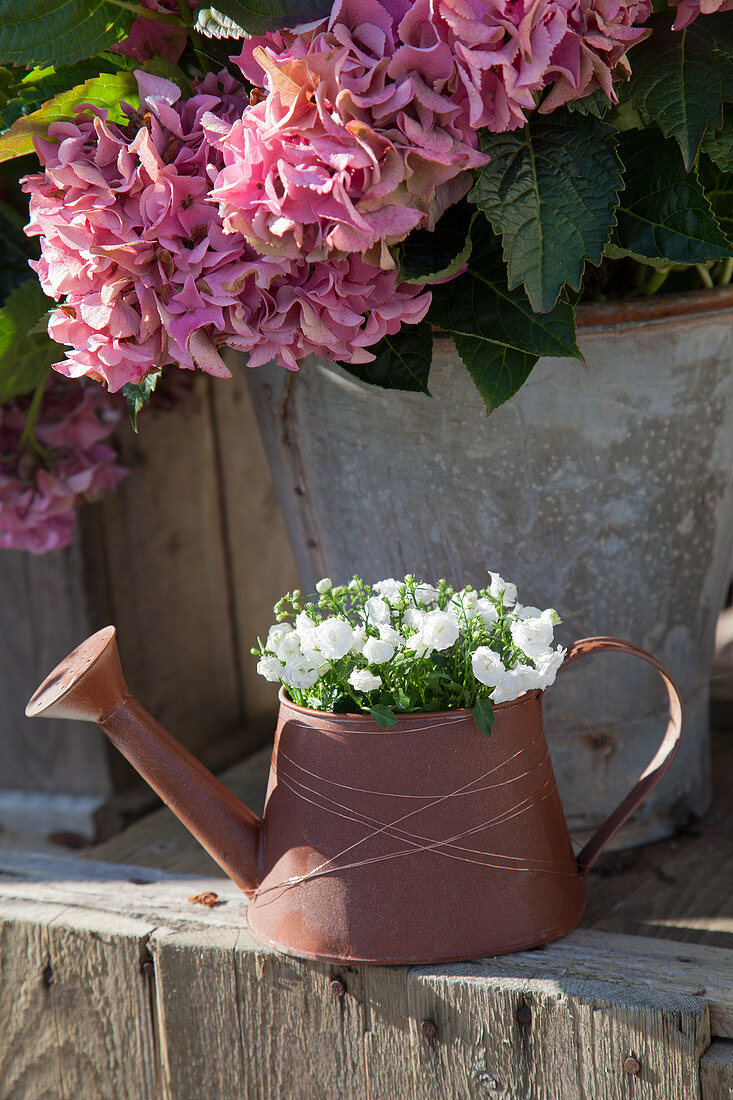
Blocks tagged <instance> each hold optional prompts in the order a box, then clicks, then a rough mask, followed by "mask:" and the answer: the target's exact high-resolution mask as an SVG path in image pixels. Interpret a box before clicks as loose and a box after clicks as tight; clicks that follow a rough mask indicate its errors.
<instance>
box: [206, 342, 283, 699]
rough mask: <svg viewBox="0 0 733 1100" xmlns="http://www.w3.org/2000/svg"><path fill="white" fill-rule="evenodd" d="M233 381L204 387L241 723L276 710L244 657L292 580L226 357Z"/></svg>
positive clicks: (261, 455)
mask: <svg viewBox="0 0 733 1100" xmlns="http://www.w3.org/2000/svg"><path fill="white" fill-rule="evenodd" d="M229 365H230V367H231V369H232V373H233V378H232V380H231V381H230V382H227V384H226V385H225V386H222V384H221V382H215V383H214V384H213V385H212V387H211V400H212V412H213V417H214V430H215V433H216V439H217V447H218V453H219V455H220V456H221V461H220V466H219V480H220V486H221V493H222V505H223V514H224V533H225V538H226V547H227V554H228V562H229V583H230V586H231V596H232V601H233V610H234V615H235V621H236V630H237V637H238V659H239V662H240V675H241V678H242V682H243V685H244V699H245V706H246V712H247V718H248V720H252V719H256V718H267V717H270V716H272V715H274V714H275V712H276V711H277V693H276V692H275V691H274V690H273V685H272V684H268V683H267V682H266V681H265V680H263V679H262V677H261V676H258V674H257V671H256V659H255V658H254V657H253V656H252V654H251V653H250V649H251V648H252V646H253V645H254V644H255V642H256V640H257V637H258V635H260V636H264V635H265V634H266V633H267V629H268V627H269V626H270V624H271V623H272V621H273V616H272V608H273V605H274V603H275V602H276V601H277V600H279V599H280V597H281V596H282V595H283V593H285V592H287V591H290V590H292V589H293V588H297V587H298V584H299V581H298V575H297V572H296V569H295V562H294V560H293V553H292V550H291V549H290V543H289V541H288V536H287V532H286V530H285V521H284V519H283V517H282V513H281V511H280V505H279V502H278V499H277V496H276V493H275V487H274V485H273V483H272V475H271V474H270V468H269V466H268V463H267V458H266V457H265V451H264V447H263V446H262V442H261V439H260V433H259V430H258V427H257V419H256V415H255V410H254V408H253V405H252V399H251V397H250V395H249V391H248V389H247V384H246V379H245V371H246V368H245V367H243V366H242V358H241V356H232V357H231V359H230V361H229Z"/></svg>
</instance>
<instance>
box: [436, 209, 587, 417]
mask: <svg viewBox="0 0 733 1100" xmlns="http://www.w3.org/2000/svg"><path fill="white" fill-rule="evenodd" d="M471 238H472V242H473V251H472V253H471V258H470V260H469V263H468V270H467V271H466V272H464V274H462V275H459V277H458V278H457V279H455V280H453V281H452V282H450V283H445V284H443V285H441V286H437V287H435V289H434V290H433V304H432V306H431V309H430V313H429V318H430V320H432V321H433V322H434V323H435V324H437V325H440V327H441V328H443V329H445V330H446V331H447V332H449V333H450V334H451V335H452V336H453V339H454V341H455V344H456V348H457V350H458V353H459V355H460V356H461V358H462V359H463V362H464V363H465V365H466V368H467V369H468V371H469V373H470V375H471V378H472V379H473V381H474V384H475V385H476V388H477V389H478V390H479V392H480V394H481V396H482V397H483V399H484V401H485V402H486V405H487V407H488V408H489V409H492V408H496V406H497V405H500V404H502V403H503V402H504V401H506V400H508V398H510V397H511V396H512V394H514V393H516V391H517V390H518V389H519V387H520V386H521V385H522V383H523V382H525V381H526V378H527V376H528V374H529V373H530V371H531V370H532V367H533V366H534V364H535V363H536V362H537V360H538V359H539V357H540V356H541V355H554V356H559V357H573V358H578V359H579V358H581V355H580V352H579V351H578V348H577V345H576V343H575V318H574V315H573V309H572V306H571V305H570V304H569V303H568V302H567V301H564V300H561V301H560V302H558V304H557V305H556V306H555V307H554V308H553V309H552V310H550V311H548V312H547V313H534V312H533V310H532V307H531V305H530V303H529V300H528V298H527V295H526V294H525V293H524V291H523V290H522V289H521V288H516V289H514V290H509V289H508V288H507V277H506V266H505V264H504V261H503V260H502V256H501V245H500V242H499V239H498V237H495V236H494V235H493V234H492V233H491V231H490V229H489V226H488V224H487V222H486V221H484V219H483V218H478V219H477V220H476V222H475V223H474V226H473V228H472V231H471Z"/></svg>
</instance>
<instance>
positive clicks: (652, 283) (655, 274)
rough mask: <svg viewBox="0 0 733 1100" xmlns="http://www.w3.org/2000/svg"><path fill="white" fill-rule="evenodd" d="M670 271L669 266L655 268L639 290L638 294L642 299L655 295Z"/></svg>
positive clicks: (670, 266) (670, 267)
mask: <svg viewBox="0 0 733 1100" xmlns="http://www.w3.org/2000/svg"><path fill="white" fill-rule="evenodd" d="M671 271H672V265H671V264H668V265H667V266H666V267H657V268H655V269H654V270H653V271H652V273H651V275H650V276H649V278H648V279H647V280H646V282H645V283H644V285H643V286H641V287H640V288H639V294H641V295H643V296H644V297H646V296H647V295H649V294H656V293H657V291H658V290H659V288H660V287H661V286H663V285H664V283H665V282H666V281H667V276H668V275H669V274H670V272H671Z"/></svg>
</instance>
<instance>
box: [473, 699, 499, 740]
mask: <svg viewBox="0 0 733 1100" xmlns="http://www.w3.org/2000/svg"><path fill="white" fill-rule="evenodd" d="M473 720H474V722H475V723H476V725H477V726H478V728H479V731H480V732H481V733H483V735H484V737H491V729H492V727H493V725H494V704H493V703H492V702H491V699H483V698H482V697H481V696H479V697H478V699H477V700H476V704H475V706H474V708H473Z"/></svg>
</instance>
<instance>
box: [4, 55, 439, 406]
mask: <svg viewBox="0 0 733 1100" xmlns="http://www.w3.org/2000/svg"><path fill="white" fill-rule="evenodd" d="M138 79H139V80H140V83H141V91H142V94H143V101H144V107H145V108H147V109H148V112H147V116H146V118H145V119H144V120H141V119H137V120H133V122H132V123H131V125H130V127H127V128H122V127H119V126H115V125H112V124H108V123H107V122H106V121H105V120H104V118H103V117H102V113H101V112H98V113H94V114H91V115H88V116H84V117H78V118H77V120H76V121H74V122H73V123H57V124H55V125H54V126H53V127H52V128H51V132H50V137H51V139H53V140H50V141H48V142H44V143H39V153H40V156H41V160H42V163H43V165H44V169H45V170H44V172H43V173H42V174H39V175H35V176H30V177H28V178H27V180H26V183H25V186H26V190H28V191H30V193H31V221H30V224H29V226H28V229H27V232H29V233H32V234H38V235H40V236H41V246H42V254H41V259H40V261H38V263H37V264H36V265H35V267H36V270H37V271H38V274H39V277H40V280H41V284H42V286H43V287H44V289H45V291H46V293H47V294H49V295H51V296H52V297H54V298H56V299H57V300H59V299H63V304H62V305H61V306H60V307H59V309H58V310H56V311H55V312H54V314H53V315H52V318H51V321H50V324H49V332H50V334H51V335H52V336H53V338H54V339H55V340H57V341H58V342H59V343H61V344H66V345H69V346H70V348H71V350H70V351H69V352H68V354H67V357H66V359H65V360H64V361H63V362H61V363H58V364H56V368H57V370H59V371H60V372H61V373H63V374H66V375H68V376H71V377H81V376H87V377H90V378H93V379H95V380H97V381H102V382H104V383H106V385H107V386H108V387H109V389H110V390H112V391H115V390H118V389H119V388H120V387H122V386H124V385H125V384H126V383H128V382H139V381H140V380H141V379H142V378H144V377H145V376H146V375H147V374H148V373H150V372H151V371H157V370H158V369H160V368H161V367H166V366H168V365H170V364H173V363H177V364H179V365H181V366H183V367H186V368H189V369H190V368H193V367H196V366H198V367H199V368H201V369H202V370H204V371H207V372H208V373H209V374H213V375H216V376H220V377H221V376H228V374H229V371H228V370H227V368H226V366H225V365H224V362H223V360H222V359H221V355H220V348H221V346H222V345H223V344H231V345H232V346H235V347H237V348H241V349H243V350H247V351H250V352H251V353H252V355H253V356H254V359H253V361H254V362H265V361H267V360H268V359H270V358H277V359H278V361H279V362H280V363H281V364H282V365H284V366H288V367H290V368H293V367H294V366H296V365H297V360H298V359H300V358H302V357H303V356H304V355H307V354H309V353H310V351H312V350H314V348H317V349H318V351H319V352H320V353H321V354H324V355H329V356H330V357H332V358H339V359H345V360H347V361H349V360H353V361H357V362H363V361H365V359H364V354H365V353H364V352H363V350H362V344H361V343H360V341H361V340H364V339H367V334H372V333H373V334H375V335H374V341H376V340H378V339H379V338H380V334H383V333H384V332H386V331H390V332H394V331H396V330H397V328H398V327H399V323H398V322H396V321H395V320H394V316H393V311H394V308H395V303H399V306H400V308H401V309H402V317H403V320H405V321H410V320H411V319H412V318H416V319H419V318H420V317H421V316H423V315H424V313H425V311H426V310H427V307H428V305H429V302H430V296H429V294H426V293H423V292H422V291H421V289H420V288H419V287H409V286H400V287H398V286H397V282H396V279H395V277H394V274H392V275H391V277H390V278H389V279H387V280H385V279H382V278H380V276H381V271H380V268H379V267H375V268H374V269H373V271H372V272H371V274H372V279H371V284H370V285H368V286H367V289H366V290H365V289H364V286H365V284H369V282H370V280H369V275H370V269H369V268H368V267H367V266H366V265H364V264H363V262H362V261H361V260H358V259H357V258H355V259H354V262H353V263H347V264H341V265H338V264H337V265H336V266H335V267H334V268H333V269H332V270H331V271H330V273H329V278H330V283H329V286H330V297H329V295H328V294H326V293H325V291H324V289H323V287H324V286H325V282H324V280H325V275H324V272H322V271H319V270H318V269H317V268H314V267H313V266H312V265H310V264H308V263H307V262H306V260H305V259H304V257H302V256H300V257H297V258H295V259H293V260H292V261H289V260H283V259H275V258H271V257H263V256H261V255H259V253H258V252H256V251H255V250H254V249H253V248H252V247H251V246H250V245H249V244H248V243H247V242H246V241H245V239H244V238H243V237H242V236H241V234H239V233H237V232H230V233H226V232H225V231H224V227H223V226H222V224H221V221H220V217H219V213H218V211H217V207H216V204H215V203H213V202H211V201H210V199H209V189H210V182H209V181H210V177H214V176H216V175H217V173H218V171H219V169H220V168H221V167H222V165H223V160H222V156H221V153H220V152H218V151H217V149H216V148H214V147H213V146H212V145H210V144H209V142H208V141H207V139H206V137H205V135H204V132H203V130H202V127H201V118H202V116H203V114H204V113H205V112H206V111H213V110H215V111H216V113H217V117H218V118H219V119H220V120H221V125H223V126H226V125H227V119H228V118H229V119H230V120H232V119H235V118H238V117H241V114H242V110H243V103H246V100H244V99H243V97H242V91H241V89H240V88H239V87H238V86H237V85H236V84H235V83H234V82H233V81H231V79H230V78H228V77H227V76H226V74H224V75H223V76H222V77H221V83H220V84H217V82H216V79H215V78H214V77H213V76H209V77H207V78H206V79H205V80H204V81H203V82H202V83H201V84H200V85H199V87H198V88H197V90H196V95H195V96H194V97H193V98H192V99H190V100H188V101H186V102H183V103H179V102H178V99H179V94H180V93H179V92H178V89H177V88H176V87H175V85H172V84H171V83H170V82H169V81H164V80H160V79H158V78H155V77H148V76H145V75H144V74H139V76H138ZM141 123H142V124H141ZM360 263H361V264H362V266H361V267H359V266H358V265H359V264H360ZM357 268H358V277H356V278H354V277H352V276H353V272H354V271H355V270H357ZM291 284H292V293H289V292H288V290H287V287H288V286H289V285H291ZM372 284H373V285H372ZM285 302H287V306H284V305H283V304H282V303H285ZM278 309H282V310H283V311H284V312H283V313H282V315H279V316H275V315H274V314H275V312H276V311H277V310H278ZM344 310H347V311H348V312H349V315H350V316H351V317H352V318H353V324H352V336H353V337H354V339H353V341H352V342H349V341H348V340H346V339H345V336H344V322H343V316H344ZM365 312H368V316H365ZM258 323H261V324H262V326H263V330H262V331H260V330H259V329H258V328H257V324H258ZM316 329H317V330H318V333H319V337H318V339H316V338H315V336H314V333H315V330H316ZM306 332H307V333H310V334H311V335H310V336H309V335H306ZM374 341H372V342H374ZM367 358H371V356H367Z"/></svg>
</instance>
